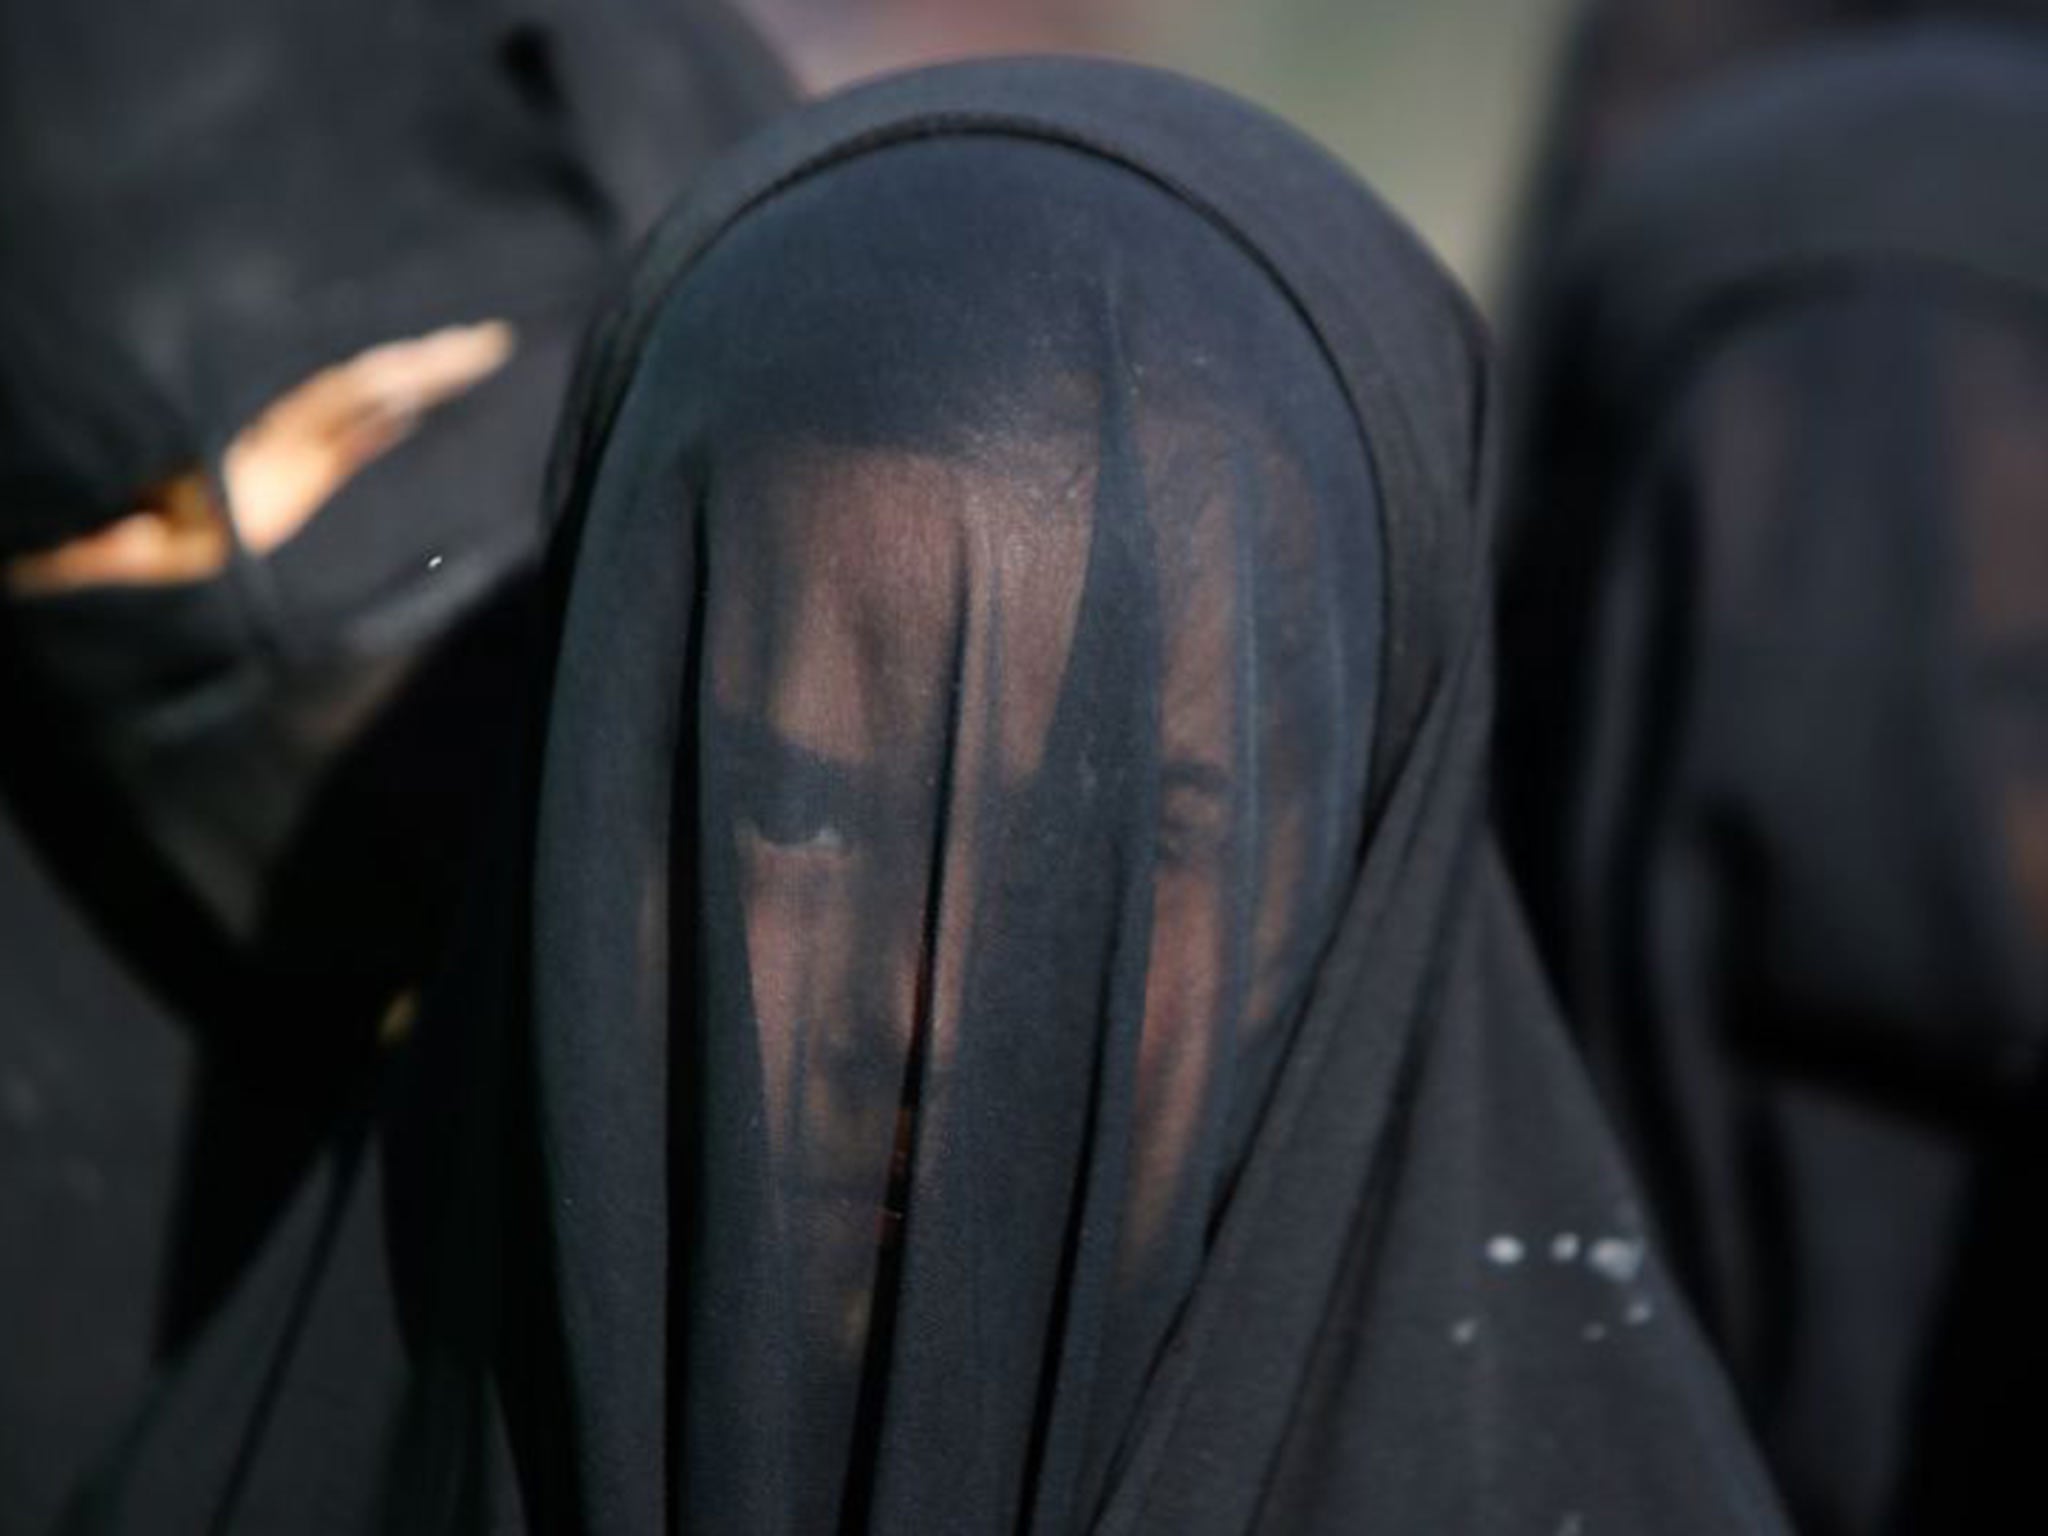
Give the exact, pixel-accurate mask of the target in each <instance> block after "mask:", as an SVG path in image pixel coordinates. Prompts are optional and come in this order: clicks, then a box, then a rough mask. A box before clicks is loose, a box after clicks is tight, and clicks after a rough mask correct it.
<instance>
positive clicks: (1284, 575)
mask: <svg viewBox="0 0 2048 1536" xmlns="http://www.w3.org/2000/svg"><path fill="white" fill-rule="evenodd" d="M1488 431H1489V426H1488V421H1487V390H1486V367H1485V360H1484V354H1483V349H1482V345H1481V341H1480V338H1479V334H1478V327H1477V324H1476V322H1475V320H1474V319H1473V317H1472V315H1471V313H1470V311H1469V310H1468V308H1467V306H1466V305H1465V303H1464V301H1463V300H1462V298H1461V297H1460V296H1459V295H1458V294H1457V293H1456V291H1455V290H1454V288H1453V286H1452V284H1451V283H1450V281H1449V280H1448V279H1447V278H1446V277H1444V276H1443V275H1442V273H1441V272H1440V271H1439V269H1438V268H1437V267H1436V266H1435V265H1434V263H1433V262H1432V261H1431V260H1430V259H1429V258H1428V257H1427V256H1426V255H1425V254H1424V253H1423V252H1422V250H1421V248H1420V247H1419V245H1418V244H1417V243H1416V242H1415V241H1414V240H1413V238H1412V237H1411V236H1410V235H1409V234H1408V233H1407V232H1406V231H1405V230H1404V229H1402V228H1401V227H1400V226H1399V225H1398V224H1397V223H1396V221H1395V220H1394V219H1393V218H1391V217H1390V216H1389V215H1388V214H1387V213H1386V212H1385V211H1384V210H1383V209H1382V208H1381V207H1380V205H1379V204H1378V203H1377V202H1376V201H1375V200H1374V199H1373V197H1372V196H1371V195H1370V194H1369V193H1367V192H1366V191H1365V190H1364V189H1362V188H1361V187H1360V186H1359V185H1358V184H1357V183H1356V182H1355V181H1353V180H1352V179H1351V178H1350V176H1349V175H1348V174H1347V173H1345V172H1344V171H1343V170H1342V169H1341V168H1339V167H1338V166H1337V165H1336V163H1335V162H1334V161H1332V160H1331V159H1329V158H1328V157H1326V156H1325V155H1324V154H1323V153H1322V152H1321V151H1319V150H1318V149H1316V148H1315V147H1314V146H1313V145H1311V144H1310V143H1308V142H1307V141H1306V140H1304V139H1301V138H1299V137H1297V136H1296V135H1295V134H1294V133H1292V132H1291V131H1290V130H1288V129H1287V128H1285V127H1284V126H1283V125H1281V124H1279V123H1277V122H1275V121H1273V120H1271V119H1269V118H1267V117H1265V116H1263V115H1261V114H1260V113H1258V112H1256V111H1254V110H1252V109H1250V108H1248V107H1246V106H1243V105H1241V104H1239V103H1237V102H1235V101H1234V100H1232V99H1230V98H1228V97H1226V96H1224V95H1222V94H1220V93H1217V92H1215V91H1212V90H1209V89H1207V88H1204V87H1201V86H1197V85H1195V84H1192V83H1189V82H1186V81H1183V80H1179V79H1176V78H1173V77H1169V76H1164V75H1159V74H1154V73H1150V72H1146V71H1142V70H1138V69H1133V68H1128V67H1120V66H1114V65H1108V64H1090V63H1081V62H1073V61H1069V62H1052V61H1036V62H1031V61H1027V62H997V63H988V64H981V65H970V66H960V67H954V68H948V69H941V70H935V71H932V72H928V73H922V74H917V75H912V76H907V77H904V78H902V79H899V80H896V81H893V82H889V83H885V84H882V85H879V86H876V87H873V88H870V89H866V90H862V91H859V92H855V93H853V94H851V95H848V96H846V97H843V98H839V99H837V100H835V101H833V102H830V103H827V104H825V105H823V106H821V107H818V108H814V109H811V110H809V111H807V112H805V113H802V114H799V115H797V116H796V117H794V118H792V119H790V120H788V121H786V122H785V123H784V124H783V125H782V126H781V127H779V128H778V129H776V130H774V131H771V132H770V133H768V134H766V135H763V136H762V137H760V138H758V139H756V140H754V141H753V142H752V143H751V144H750V145H749V146H748V147H747V148H746V149H745V150H743V151H742V152H741V153H740V154H739V155H738V156H736V157H735V158H734V159H732V160H729V161H727V162H726V163H725V164H724V165H723V166H722V167H721V168H720V169H719V170H718V171H717V172H715V173H714V174H713V176H712V177H711V178H709V179H708V180H707V182H706V183H705V184H704V186H703V187H702V188H701V189H700V193H699V195H698V196H696V197H695V198H693V199H692V200H690V201H689V202H688V203H687V204H686V205H685V206H684V207H683V208H682V209H681V210H680V211H679V212H678V213H676V214H675V215H673V216H672V217H671V218H670V220H669V221H668V222H667V223H666V224H665V225H664V226H663V227H662V228H661V230H660V231H659V232H658V233H657V235H656V237H655V239H654V241H653V242H652V244H651V246H650V247H649V249H648V251H647V253H646V254H645V255H644V256H643V259H642V261H641V264H640V266H639V268H638V270H637V272H636V274H635V277H634V280H633V282H632V284H631V286H630V289H629V292H628V295H627V297H626V299H625V301H624V302H623V304H622V305H621V307H620V308H619V309H618V310H617V311H616V312H615V313H614V314H613V315H612V317H611V318H610V320H609V321H608V322H607V324H606V325H605V326H604V327H603V328H602V329H601V331H600V333H599V335H598V338H597V341H596V344H595V346H594V347H593V349H592V351H591V352H590V353H589V354H588V355H587V357H586V359H585V362H584V364H583V367H582V369H581V372H580V375H579V385H578V387H577V388H576V390H575V391H574V393H573V396H572V401H571V406H570V410H569V414H568V417H567V420H566V422H565V425H564V428H563V435H562V438H561V440H560V442H559V444H558V458H557V462H556V471H557V476H558V479H557V488H558V491H559V495H560V498H561V500H560V510H561V512H562V515H563V524H562V526H563V528H564V535H563V541H564V542H563V544H562V546H561V551H560V552H561V556H562V559H561V563H560V565H559V567H558V568H557V570H558V575H559V576H560V578H561V580H560V584H559V587H558V590H557V598H558V601H559V604H560V612H561V615H562V620H561V622H562V630H561V634H560V637H559V651H558V654H557V657H556V660H555V665H554V669H553V680H552V687H551V690H550V693H549V697H548V703H547V708H546V718H545V722H544V729H543V730H542V732H541V738H542V740H541V743H540V757H539V762H538V763H537V765H536V767H537V772H536V774H535V779H536V781H537V790H536V795H535V798H534V801H533V804H532V808H531V810H532V820H531V829H530V838H531V846H530V848H529V849H528V850H527V854H526V857H525V860H524V864H523V867H522V868H521V869H520V870H519V872H518V874H517V877H516V878H513V879H508V881H507V882H506V890H507V893H508V908H509V909H510V914H511V915H510V918H509V924H510V926H509V928H508V930H507V931H506V932H505V933H504V934H503V935H501V938H500V943H499V946H498V947H497V948H496V949H495V950H493V949H492V948H491V947H490V946H488V945H486V946H484V947H483V948H482V949H480V950H479V951H477V952H475V953H474V954H473V956H472V959H473V961H474V963H475V966H476V970H475V973H474V975H473V977H472V978H471V981H472V985H473V988H474V989H475V990H474V991H473V994H472V995H473V997H475V998H477V999H479V1000H480V1001H479V1003H478V1005H477V1007H476V1010H475V1011H476V1014H477V1016H480V1017H483V1018H484V1019H486V1021H487V1028H491V1029H498V1030H502V1031H503V1034H502V1036H501V1039H503V1040H505V1041H507V1042H509V1043H510V1044H511V1045H512V1046H514V1047H516V1048H517V1049H518V1050H520V1051H522V1052H523V1053H525V1054H524V1055H523V1056H522V1058H521V1061H522V1066H521V1067H520V1068H519V1069H518V1071H517V1073H515V1076H518V1077H520V1078H521V1079H522V1080H524V1081H529V1082H530V1084H531V1086H532V1089H533V1093H534V1098H533V1101H532V1103H531V1104H530V1105H529V1106H526V1107H525V1108H524V1109H522V1110H520V1111H519V1112H517V1113H514V1114H511V1115H508V1116H506V1117H504V1118H505V1120H506V1121H507V1122H511V1123H512V1124H514V1126H515V1127H516V1124H517V1122H518V1121H519V1120H520V1119H521V1117H522V1115H524V1114H529V1113H530V1116H531V1119H530V1122H529V1123H528V1125H529V1129H530V1132H531V1134H532V1137H533V1143H532V1144H533V1149H534V1150H533V1155H532V1156H531V1158H530V1160H529V1161H528V1163H527V1164H526V1166H528V1167H530V1168H531V1169H532V1170H533V1183H532V1184H531V1186H530V1187H524V1188H514V1189H511V1190H510V1191H509V1192H508V1191H505V1190H503V1189H501V1190H500V1192H499V1193H498V1194H497V1195H495V1196H494V1197H493V1198H494V1199H497V1200H503V1201H506V1203H507V1208H508V1209H509V1211H510V1212H511V1216H512V1222H511V1225H512V1229H513V1233H514V1240H513V1245H512V1247H511V1249H510V1251H509V1252H507V1253H505V1254H504V1255H502V1256H498V1255H493V1256H491V1257H490V1258H489V1259H488V1260H487V1261H486V1263H487V1265H488V1266H490V1267H492V1268H493V1269H494V1271H495V1273H497V1274H498V1275H500V1276H501V1277H503V1280H504V1283H505V1285H506V1286H507V1287H508V1288H509V1289H511V1290H513V1291H515V1292H516V1293H517V1294H516V1295H515V1296H513V1297H512V1298H511V1300H512V1304H513V1305H515V1306H516V1307H519V1308H522V1309H523V1310H522V1311H521V1312H520V1314H519V1315H520V1319H521V1320H520V1322H519V1324H518V1325H517V1326H515V1327H513V1328H511V1329H508V1330H507V1331H506V1335H505V1336H506V1337H507V1338H508V1339H510V1340H512V1341H515V1342H516V1343H517V1344H518V1345H519V1346H520V1348H519V1350H518V1351H517V1354H518V1356H519V1358H517V1359H513V1360H509V1361H508V1365H507V1379H508V1380H509V1381H513V1382H516V1383H518V1384H519V1388H518V1390H516V1391H515V1394H514V1395H515V1398H516V1400H517V1401H518V1402H519V1403H520V1406H521V1409H522V1412H521V1415H520V1416H521V1418H522V1420H523V1421H524V1422H526V1423H527V1424H529V1425H542V1426H546V1430H547V1432H546V1433H530V1434H528V1435H526V1436H525V1437H524V1438H523V1439H522V1442H521V1443H522V1445H523V1447H524V1450H525V1456H524V1466H525V1470H526V1483H527V1486H528V1488H529V1490H530V1492H531V1494H532V1497H533V1499H534V1506H533V1507H534V1512H535V1519H536V1522H537V1523H538V1524H540V1525H541V1526H543V1527H544V1528H546V1529H549V1530H558V1531H565V1532H566V1531H591V1532H599V1531H601V1532H606V1533H611V1536H637V1533H654V1532H661V1531H673V1530H683V1531H747V1532H753V1533H763V1536H767V1533H791V1536H794V1533H800V1532H817V1531H834V1530H836V1531H843V1532H863V1531H874V1532H884V1531H886V1532H911V1531H920V1532H921V1531H946V1532H949V1533H951V1532H958V1533H972V1532H981V1531H987V1532H996V1531H1006V1532H1007V1531H1030V1532H1046V1533H1050V1532H1075V1531H1099V1532H1119V1533H1123V1532H1139V1531H1159V1532H1173V1533H1176V1536H1190V1533H1193V1536H1202V1533H1212V1532H1233V1533H1234V1532H1246V1531H1272V1532H1289V1533H1297V1536H1301V1533H1312V1532H1321V1531H1333V1532H1334V1531H1340V1530H1342V1531H1352V1530H1390V1531H1432V1532H1454V1531H1455V1532H1510V1531H1514V1532H1522V1531H1540V1532H1546V1533H1564V1532H1597V1531H1607V1530H1628V1531H1648V1530H1656V1531H1660V1532H1672V1533H1684V1532H1694V1531H1696V1532H1701V1533H1705V1532H1709V1531H1711V1532H1716V1533H1725V1532H1731V1531H1775V1530H1778V1529H1780V1526H1779V1524H1778V1519H1777V1515H1776V1512H1775V1506H1774V1503H1773V1495H1772V1494H1771V1492H1770V1491H1769V1489H1768V1487H1767V1485H1766V1484H1765V1482H1764V1481H1763V1479H1762V1478H1761V1477H1760V1475H1759V1473H1758V1470H1757V1467H1756V1465H1755V1463H1754V1460H1753V1458H1752V1456H1751V1455H1750V1453H1749V1451H1748V1449H1747V1447H1746V1444H1745V1442H1744V1440H1743V1438H1742V1435H1741V1434H1740V1432H1739V1431H1738V1430H1737V1429H1736V1427H1735V1423H1734V1417H1733V1410H1732V1407H1731V1405H1730V1402H1729V1400H1728V1398H1727V1396H1726V1394H1725V1391H1724V1388H1723V1385H1722V1383H1721V1381H1720V1378H1719V1377H1718V1375H1717V1372H1716V1368H1715V1367H1714V1366H1713V1365H1712V1364H1711V1363H1710V1361H1709V1360H1708V1359H1707V1357H1706V1356H1705V1354H1704V1353H1703V1351H1702V1349H1701V1348H1700V1346H1699V1344H1698V1342H1697V1340H1696V1338H1695V1335H1694V1332H1693V1329H1692V1326H1691V1324H1690V1323H1689V1322H1688V1321H1687V1317H1686V1313H1685V1310H1684V1308H1683V1306H1682V1305H1681V1304H1679V1303H1678V1302H1677V1300H1676V1298H1675V1297H1674V1295H1673V1294H1672V1292H1671V1291H1670V1289H1669V1287H1668V1284H1667V1282H1666V1279H1665V1274H1664V1270H1663V1268H1662V1265H1661V1262H1660V1260H1659V1259H1658V1257H1657V1255H1656V1254H1655V1252H1654V1251H1653V1249H1652V1248H1651V1246H1650V1245H1649V1244H1648V1243H1647V1242H1646V1240H1645V1234H1644V1232H1643V1229H1642V1227H1641V1225H1640V1223H1639V1219H1638V1214H1637V1211H1636V1207H1635V1203H1634V1199H1633V1196H1632V1194H1631V1192H1630V1187H1629V1183H1628V1180H1627V1179H1626V1177H1625V1176H1624V1175H1623V1173H1622V1170H1621V1167H1620V1164H1619V1161H1618V1159H1617V1157H1616V1154H1615V1152H1614V1149H1613V1147H1612V1146H1611V1145H1610V1142H1609V1140H1608V1137H1607V1135H1606V1133H1605V1131H1604V1130H1603V1128H1602V1124H1601V1121H1600V1118H1599V1116H1598V1114H1597V1112H1596V1111H1595V1110H1594V1109H1593V1107H1592V1104H1591V1100H1590V1095H1589V1094H1588V1092H1587V1089H1586V1087H1585V1084H1584V1083H1583V1081H1582V1078H1581V1075H1580V1070H1579V1068H1578V1066H1577V1064H1576V1061H1575V1059H1574V1057H1573V1056H1572V1054H1571V1052H1570V1050H1569V1047H1568V1046H1567V1045H1566V1043H1565V1041H1564V1037H1563V1035H1562V1032H1561V1030H1560V1028H1559V1026H1558V1022H1557V1019H1556V1017H1555V1015H1554V1014H1553V1012H1552V1009H1551V1007H1550V1004H1549V1001H1548V999H1547V997H1546V994H1545V992H1544V989H1543V985H1542V983H1541V981H1540V979H1539V976H1538V974H1537V972H1536V970H1535V967H1534V964H1533V961H1532V959H1531V957H1530V954H1529V952H1528V950H1527V948H1526V946H1525V943H1524V940H1523V935H1522V929H1521V923H1520V919H1519V917H1518V916H1517V914H1516V911H1515V908H1514V905H1513V903H1512V901H1511V900H1510V899H1509V897H1508V896H1507V894H1506V891H1505V887H1504V885H1503V882H1502V879H1501V876H1500V874H1499V872H1498V870H1497V867H1496V865H1495V861H1494V856H1493V851H1492V843H1491V838H1490V835H1489V832H1488V830H1487V822H1486V817H1487V772H1486V762H1487V734H1488V713H1489V677H1490V672H1491V667H1492V654H1491V646H1490V623H1489V614H1490V612H1491V607H1492V598H1491V585H1490V581H1489V577H1488V556H1487V527H1486V516H1485V512H1484V510H1483V500H1482V498H1483V481H1484V469H1483V464H1484V458H1485V443H1486V439H1487V436H1488ZM508 994H509V996H510V997H511V998H513V999H514V1000H515V1001H516V1006H512V1007H506V1006H505V1002H506V998H507V996H508ZM512 1140H516V1137H513V1138H508V1144H509V1142H510V1141H512ZM473 1166H476V1167H478V1168H480V1169H485V1170H494V1171H497V1172H498V1173H500V1174H501V1175H502V1174H503V1173H504V1172H505V1171H507V1170H515V1171H516V1170H517V1169H518V1168H519V1167H520V1166H521V1163H520V1160H519V1159H518V1158H517V1157H516V1156H514V1155H510V1154H499V1155H485V1156H480V1157H476V1158H475V1159H474V1160H473ZM508 1194H509V1199H508V1198H507V1197H508Z"/></svg>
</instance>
